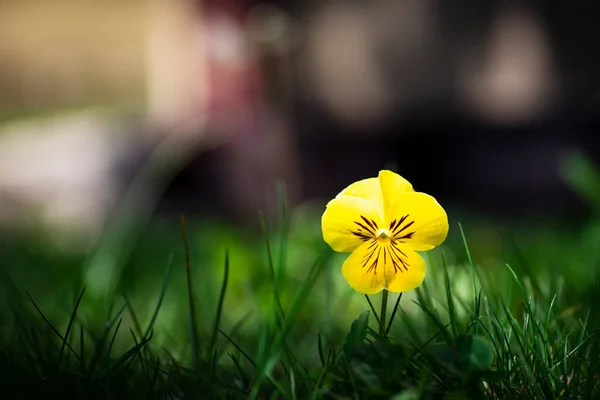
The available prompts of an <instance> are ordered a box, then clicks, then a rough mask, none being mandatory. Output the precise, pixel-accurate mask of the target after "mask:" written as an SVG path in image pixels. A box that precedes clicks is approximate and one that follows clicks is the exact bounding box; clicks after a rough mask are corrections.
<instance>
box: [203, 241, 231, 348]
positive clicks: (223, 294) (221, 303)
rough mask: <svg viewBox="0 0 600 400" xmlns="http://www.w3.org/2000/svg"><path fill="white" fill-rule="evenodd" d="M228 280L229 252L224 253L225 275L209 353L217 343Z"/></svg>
mask: <svg viewBox="0 0 600 400" xmlns="http://www.w3.org/2000/svg"><path fill="white" fill-rule="evenodd" d="M228 279H229V250H226V251H225V273H224V275H223V284H222V285H221V293H220V294H219V304H218V306H217V315H216V316H215V324H214V326H213V332H212V335H211V339H210V346H209V347H208V348H209V351H214V347H215V344H216V343H217V333H218V331H219V325H220V323H221V313H222V312H223V304H224V302H225V292H226V291H227V282H228Z"/></svg>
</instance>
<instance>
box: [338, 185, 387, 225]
mask: <svg viewBox="0 0 600 400" xmlns="http://www.w3.org/2000/svg"><path fill="white" fill-rule="evenodd" d="M340 196H352V197H360V198H361V199H364V200H368V201H370V202H372V203H374V204H376V205H377V207H378V212H379V214H380V215H381V216H382V217H383V212H384V209H383V196H382V193H381V183H380V182H379V179H378V178H367V179H362V180H360V181H358V182H354V183H353V184H351V185H350V186H348V187H347V188H346V189H344V190H342V191H341V192H340V194H338V195H337V197H340Z"/></svg>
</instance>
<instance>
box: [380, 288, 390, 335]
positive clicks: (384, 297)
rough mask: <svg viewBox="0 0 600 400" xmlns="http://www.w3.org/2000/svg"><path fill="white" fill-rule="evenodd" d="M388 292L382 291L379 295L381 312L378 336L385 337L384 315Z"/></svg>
mask: <svg viewBox="0 0 600 400" xmlns="http://www.w3.org/2000/svg"><path fill="white" fill-rule="evenodd" d="M387 302H388V291H387V289H383V292H382V293H381V312H380V313H379V334H380V335H381V336H385V335H386V333H385V332H386V330H385V314H386V313H387Z"/></svg>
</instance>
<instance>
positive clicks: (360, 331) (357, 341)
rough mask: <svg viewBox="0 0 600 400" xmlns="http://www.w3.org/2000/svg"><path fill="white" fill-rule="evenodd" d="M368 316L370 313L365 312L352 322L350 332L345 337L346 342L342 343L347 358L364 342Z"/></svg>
mask: <svg viewBox="0 0 600 400" xmlns="http://www.w3.org/2000/svg"><path fill="white" fill-rule="evenodd" d="M369 314H370V311H365V312H363V313H361V314H360V315H359V316H358V318H357V319H355V320H354V322H352V326H351V327H350V332H348V334H347V335H346V341H345V342H344V353H346V355H347V356H350V355H351V354H352V353H353V352H354V350H355V349H356V348H357V347H358V346H360V345H362V344H363V343H364V342H365V338H366V337H367V327H368V326H369Z"/></svg>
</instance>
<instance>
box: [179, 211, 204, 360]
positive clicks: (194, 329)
mask: <svg viewBox="0 0 600 400" xmlns="http://www.w3.org/2000/svg"><path fill="white" fill-rule="evenodd" d="M181 234H182V236H183V246H184V250H185V270H186V272H187V286H188V288H187V289H188V308H189V312H190V334H191V342H192V363H193V365H194V369H195V370H196V371H198V369H199V367H200V354H199V352H198V349H199V345H198V324H197V323H196V310H195V307H194V291H193V285H192V262H191V260H190V245H189V242H188V233H187V228H186V224H185V217H184V216H183V214H182V215H181Z"/></svg>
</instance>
